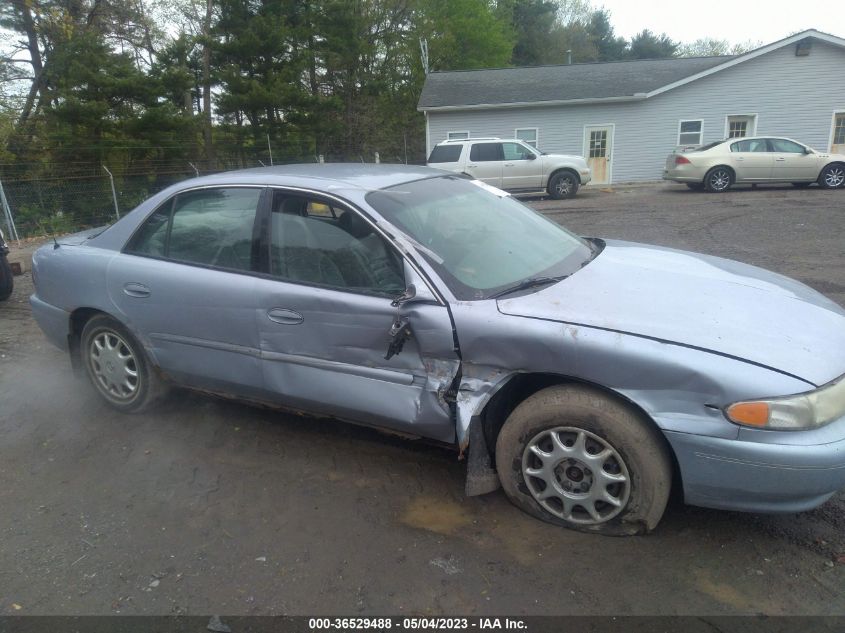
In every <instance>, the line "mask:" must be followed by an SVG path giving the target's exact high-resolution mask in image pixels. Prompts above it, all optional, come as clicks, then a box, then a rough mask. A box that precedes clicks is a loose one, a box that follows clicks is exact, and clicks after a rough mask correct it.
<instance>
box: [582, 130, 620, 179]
mask: <svg viewBox="0 0 845 633" xmlns="http://www.w3.org/2000/svg"><path fill="white" fill-rule="evenodd" d="M584 145H585V148H584V155H585V158H586V159H587V165H588V166H589V168H590V170H591V171H592V181H591V182H592V183H594V184H597V185H606V184H608V183H609V182H610V178H611V160H612V158H613V126H609V125H588V126H587V127H585V128H584Z"/></svg>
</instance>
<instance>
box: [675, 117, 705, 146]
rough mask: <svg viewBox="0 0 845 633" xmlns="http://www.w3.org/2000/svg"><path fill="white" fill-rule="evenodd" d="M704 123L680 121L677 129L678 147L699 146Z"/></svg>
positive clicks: (699, 121)
mask: <svg viewBox="0 0 845 633" xmlns="http://www.w3.org/2000/svg"><path fill="white" fill-rule="evenodd" d="M703 129H704V122H703V121H701V120H694V121H681V124H680V126H679V128H678V145H701V137H702V131H703Z"/></svg>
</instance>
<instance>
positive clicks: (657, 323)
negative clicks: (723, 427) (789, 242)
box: [498, 241, 845, 385]
mask: <svg viewBox="0 0 845 633" xmlns="http://www.w3.org/2000/svg"><path fill="white" fill-rule="evenodd" d="M498 306H499V311H500V312H502V313H503V314H509V315H513V316H521V317H530V318H537V319H547V320H554V321H560V322H564V323H573V324H581V325H586V326H591V327H598V328H603V329H608V330H612V331H616V332H623V333H628V334H634V335H637V336H645V337H649V338H654V339H658V340H661V341H667V342H671V343H675V344H678V345H684V346H688V347H694V348H699V349H703V350H706V351H710V352H714V353H717V354H722V355H727V356H731V357H735V358H739V359H741V360H745V361H749V362H752V363H756V364H759V365H764V366H766V367H770V368H772V369H775V370H777V371H780V372H783V373H787V374H790V375H792V376H796V377H798V378H801V379H803V380H805V381H808V382H811V383H813V384H815V385H821V384H824V383H826V382H829V381H831V380H833V379H834V378H837V377H838V376H840V375H841V374H842V373H843V372H845V310H843V309H842V308H841V307H840V306H838V305H837V304H836V303H834V302H832V301H830V300H829V299H827V298H826V297H824V296H823V295H821V294H819V293H818V292H816V291H815V290H813V289H811V288H809V287H808V286H805V285H804V284H802V283H799V282H797V281H794V280H792V279H789V278H788V277H784V276H782V275H778V274H776V273H772V272H769V271H766V270H763V269H761V268H757V267H755V266H749V265H747V264H741V263H739V262H735V261H731V260H728V259H722V258H720V257H711V256H708V255H700V254H696V253H688V252H684V251H677V250H672V249H666V248H660V247H655V246H646V245H642V244H633V243H627V242H615V241H608V242H607V245H606V247H605V248H604V250H603V251H602V252H601V253H600V254H599V255H598V256H597V257H596V258H595V260H593V261H592V262H590V263H589V264H588V265H587V266H585V267H584V268H582V269H581V270H579V271H578V272H577V273H575V274H573V275H572V276H571V277H569V278H567V279H564V280H563V281H561V282H559V283H557V284H555V285H554V286H550V287H547V288H544V289H543V290H540V291H539V292H534V293H531V294H528V295H524V296H520V297H513V298H508V299H500V300H499V301H498Z"/></svg>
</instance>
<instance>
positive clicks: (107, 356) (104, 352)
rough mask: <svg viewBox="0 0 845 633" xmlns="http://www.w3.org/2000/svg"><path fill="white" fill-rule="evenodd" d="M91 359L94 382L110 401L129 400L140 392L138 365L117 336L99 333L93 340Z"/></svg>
mask: <svg viewBox="0 0 845 633" xmlns="http://www.w3.org/2000/svg"><path fill="white" fill-rule="evenodd" d="M88 358H89V361H90V364H91V370H92V371H93V374H94V378H95V383H96V384H97V386H98V387H99V388H100V390H101V391H103V392H104V393H105V394H106V395H108V396H109V397H110V398H113V399H115V400H120V401H128V400H131V399H132V398H133V397H134V396H135V394H136V393H137V392H138V362H137V360H136V359H135V355H134V353H133V352H132V349H131V348H130V347H129V345H127V344H126V341H124V340H123V338H121V337H120V336H119V335H118V334H116V333H115V332H112V331H107V332H101V333H99V334H97V336H95V337H94V339H93V340H92V341H91V347H90V349H89V352H88Z"/></svg>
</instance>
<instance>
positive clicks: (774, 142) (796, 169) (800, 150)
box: [769, 138, 820, 182]
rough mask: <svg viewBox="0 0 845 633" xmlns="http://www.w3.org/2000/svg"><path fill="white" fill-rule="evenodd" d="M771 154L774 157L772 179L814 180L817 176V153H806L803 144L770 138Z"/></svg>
mask: <svg viewBox="0 0 845 633" xmlns="http://www.w3.org/2000/svg"><path fill="white" fill-rule="evenodd" d="M769 144H770V146H771V151H772V156H773V157H774V161H773V168H772V179H773V180H782V181H787V182H788V181H792V180H796V181H802V180H803V181H807V180H815V179H816V178H818V176H819V167H820V166H819V159H818V155H817V154H812V153H811V154H808V153H806V152H805V150H804V146H803V145H799V144H798V143H794V142H792V141H789V140H787V139H785V138H770V139H769Z"/></svg>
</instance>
